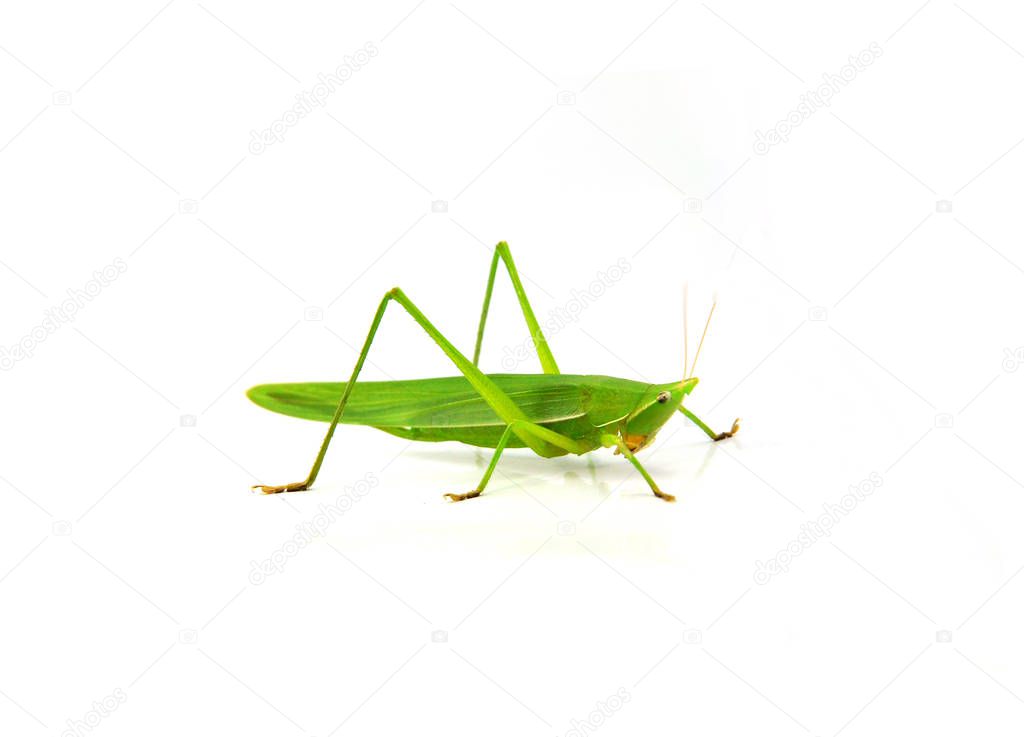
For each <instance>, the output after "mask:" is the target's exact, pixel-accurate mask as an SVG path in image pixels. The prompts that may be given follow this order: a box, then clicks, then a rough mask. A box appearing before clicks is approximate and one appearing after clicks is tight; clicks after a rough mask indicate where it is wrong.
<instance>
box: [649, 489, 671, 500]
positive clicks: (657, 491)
mask: <svg viewBox="0 0 1024 737" xmlns="http://www.w3.org/2000/svg"><path fill="white" fill-rule="evenodd" d="M652 491H653V492H654V495H655V496H656V497H658V498H659V499H664V500H665V501H666V502H674V501H675V500H676V498H675V497H674V496H672V495H671V494H666V493H665V492H664V491H662V490H661V489H657V488H655V489H652Z"/></svg>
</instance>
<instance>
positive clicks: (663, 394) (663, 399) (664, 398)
mask: <svg viewBox="0 0 1024 737" xmlns="http://www.w3.org/2000/svg"><path fill="white" fill-rule="evenodd" d="M670 396H672V395H671V394H669V393H668V392H661V394H659V395H658V404H665V402H667V401H668V399H669V397H670Z"/></svg>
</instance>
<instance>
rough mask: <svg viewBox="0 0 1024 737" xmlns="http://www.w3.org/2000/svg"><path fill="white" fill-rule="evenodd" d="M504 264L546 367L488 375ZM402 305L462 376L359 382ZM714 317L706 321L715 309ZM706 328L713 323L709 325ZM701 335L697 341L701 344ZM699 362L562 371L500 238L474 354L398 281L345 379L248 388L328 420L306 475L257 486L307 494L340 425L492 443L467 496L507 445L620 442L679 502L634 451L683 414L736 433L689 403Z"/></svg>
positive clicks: (255, 396) (275, 405) (262, 399)
mask: <svg viewBox="0 0 1024 737" xmlns="http://www.w3.org/2000/svg"><path fill="white" fill-rule="evenodd" d="M499 262H502V263H504V264H505V268H506V270H507V271H508V275H509V277H510V278H511V280H512V286H513V288H514V290H515V294H516V297H517V299H518V301H519V306H520V307H521V308H522V311H523V317H524V318H525V319H526V324H527V327H528V328H529V330H530V336H531V338H532V340H533V344H534V347H535V348H536V350H537V356H538V358H539V359H540V363H541V366H542V368H543V370H544V373H543V374H485V373H483V372H482V371H481V370H480V369H479V368H477V364H478V362H479V359H480V347H481V345H482V343H483V337H484V327H485V325H486V323H487V312H488V309H489V308H490V303H491V294H492V292H493V290H494V278H495V275H496V273H497V270H498V263H499ZM391 302H397V303H398V304H399V305H401V306H402V307H403V308H404V309H405V311H406V312H408V313H409V315H410V316H411V317H412V319H413V320H415V321H416V323H417V324H418V325H419V326H420V327H421V328H422V329H423V331H424V332H426V333H427V335H429V336H430V337H431V338H432V339H433V340H434V342H435V343H437V345H438V346H439V347H440V348H441V350H442V351H443V352H444V353H445V355H446V356H448V358H449V359H451V361H452V363H454V364H455V367H456V368H457V369H458V370H459V372H460V374H461V375H459V376H451V377H444V378H436V379H415V380H407V381H365V382H359V381H358V379H359V374H360V372H361V371H362V369H363V364H364V363H365V361H366V357H367V354H368V353H369V351H370V346H371V344H372V343H373V339H374V336H375V335H376V334H377V329H378V328H379V327H380V323H381V320H382V318H383V317H384V312H385V310H386V309H387V306H388V305H389V304H390V303H391ZM713 313H714V307H712V309H711V313H710V314H709V315H708V324H710V321H711V314H713ZM704 335H707V324H705V326H704ZM703 342H704V337H703V336H702V337H701V341H700V345H703ZM700 345H698V347H697V354H696V355H695V356H694V360H693V366H691V367H690V368H689V370H688V371H687V370H686V364H688V362H689V355H688V353H687V355H686V357H685V358H684V376H683V379H682V380H681V381H675V382H669V383H667V384H648V383H645V382H639V381H632V380H630V379H619V378H615V377H610V376H581V375H570V374H562V373H560V372H559V370H558V364H556V363H555V357H554V356H553V355H552V354H551V349H550V347H549V346H548V342H547V340H546V339H545V337H544V333H543V332H542V331H541V329H540V325H539V324H538V322H537V318H536V316H535V315H534V312H533V308H532V307H531V306H530V302H529V300H528V299H527V297H526V291H525V290H524V289H523V284H522V281H521V280H520V278H519V273H518V272H517V271H516V266H515V263H514V262H513V260H512V254H511V252H510V251H509V247H508V244H507V243H505V242H504V241H502V242H501V243H499V244H498V245H497V247H496V248H495V251H494V258H493V259H492V260H491V269H490V274H489V276H488V278H487V290H486V292H485V293H484V304H483V310H482V312H481V315H480V324H479V327H478V329H477V336H476V347H475V348H474V350H473V359H472V360H470V359H469V358H467V357H466V356H465V355H463V354H462V353H461V352H460V351H459V350H458V349H457V348H456V347H455V346H454V345H452V344H451V342H449V341H448V339H447V338H445V337H444V335H442V333H441V332H440V331H439V330H438V329H437V328H436V327H434V325H433V323H431V322H430V320H428V319H427V317H426V316H425V315H424V314H423V313H422V312H420V310H419V308H418V307H417V306H416V305H415V304H414V303H413V301H412V300H411V299H409V298H408V297H407V296H406V295H405V292H403V291H402V290H401V289H399V288H398V287H395V288H394V289H391V290H389V291H388V292H387V293H386V294H385V295H384V298H383V299H382V300H381V303H380V306H379V307H378V308H377V312H376V314H375V315H374V317H373V321H372V323H371V324H370V331H369V333H368V334H367V336H366V341H365V342H364V344H363V347H362V350H361V351H360V353H359V358H358V359H357V360H356V365H355V368H354V369H353V371H352V375H351V377H350V378H349V380H348V381H347V382H344V383H337V382H335V383H300V384H263V385H260V386H255V387H253V388H252V389H250V390H249V391H248V396H249V398H250V399H251V400H252V401H253V402H255V403H256V404H258V405H260V406H261V407H264V408H266V409H269V410H272V411H274V412H279V413H281V414H285V415H290V416H292V417H300V418H302V419H307V420H318V421H321V422H329V423H330V425H329V426H328V428H327V434H326V435H325V436H324V439H323V442H322V443H321V446H320V451H319V453H318V454H317V456H316V460H315V461H314V462H313V467H312V468H311V469H310V471H309V475H308V476H307V477H306V479H305V480H304V481H299V482H297V483H293V484H285V485H283V486H263V485H258V486H254V487H253V489H255V490H258V491H262V492H264V493H267V494H276V493H278V492H283V491H303V490H305V489H309V488H310V487H311V486H312V485H313V482H314V481H316V477H317V474H318V473H319V472H320V466H321V465H322V464H323V461H324V456H325V455H326V453H327V448H328V446H329V445H330V443H331V438H332V437H333V436H334V430H335V428H336V427H337V426H338V424H339V423H342V424H349V425H366V426H369V427H375V428H377V429H379V430H383V431H384V432H387V433H390V434H392V435H397V436H398V437H401V438H407V439H409V440H419V441H425V442H438V441H442V440H454V441H457V442H461V443H465V444H467V445H475V446H478V447H483V448H493V449H494V454H493V455H492V456H491V461H490V463H489V464H488V466H487V470H486V471H485V472H484V475H483V478H482V479H480V483H479V484H477V486H476V488H475V489H473V490H472V491H469V492H467V493H465V494H454V493H449V494H445V496H446V497H447V498H448V499H450V500H451V501H463V500H465V499H472V498H473V497H477V496H480V494H481V493H483V490H484V488H485V487H486V486H487V482H488V481H490V479H491V475H492V474H493V473H494V469H495V467H496V466H497V465H498V460H499V459H500V458H501V454H502V451H504V450H505V448H529V449H530V450H532V451H533V452H534V453H536V454H537V455H539V456H542V457H544V458H555V457H558V456H563V455H566V454H569V453H573V454H575V455H583V454H584V453H590V452H591V451H594V450H597V449H598V448H614V449H615V453H616V454H621V455H622V456H623V457H625V459H626V460H627V461H629V462H630V463H631V464H632V465H633V466H634V467H635V468H636V470H637V471H638V472H639V473H640V475H641V476H643V478H644V480H645V481H646V482H647V484H648V486H650V488H651V491H652V492H654V494H655V495H657V496H659V497H661V498H662V499H664V500H666V501H670V502H671V501H675V497H674V496H672V495H671V494H667V493H665V492H663V491H662V490H661V489H660V488H658V485H657V484H656V483H655V481H654V479H653V478H651V475H650V474H649V473H648V472H647V470H646V469H645V468H644V467H643V466H642V465H641V464H640V462H639V461H638V460H637V458H636V455H635V454H636V453H637V452H638V451H640V450H642V449H643V448H645V447H647V446H648V445H649V444H650V443H651V441H652V440H654V437H655V435H656V434H657V432H658V430H660V429H661V427H662V426H663V425H664V424H665V423H666V422H668V420H669V419H670V418H671V417H672V415H673V414H674V413H675V412H677V411H678V412H680V413H682V414H683V415H685V416H686V417H687V418H689V419H690V420H691V421H692V422H694V423H695V424H696V425H697V426H698V427H699V428H700V429H701V430H703V431H704V432H705V433H707V435H708V437H710V438H711V439H712V440H722V439H723V438H728V437H732V436H733V435H734V434H735V433H736V432H737V431H738V430H739V420H736V421H735V422H734V423H733V426H732V429H731V430H729V431H728V432H721V433H715V431H714V430H712V429H711V428H710V427H708V426H707V425H706V424H705V423H704V422H703V421H702V420H700V419H699V418H698V417H697V416H696V415H694V414H693V413H692V412H690V411H689V410H688V409H687V408H686V407H684V406H683V401H684V399H685V398H686V396H687V395H688V394H689V393H690V392H692V391H693V388H694V387H695V386H696V385H697V378H696V377H694V376H693V370H694V367H695V366H696V363H697V358H698V357H699V355H700Z"/></svg>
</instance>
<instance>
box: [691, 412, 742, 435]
mask: <svg viewBox="0 0 1024 737" xmlns="http://www.w3.org/2000/svg"><path fill="white" fill-rule="evenodd" d="M679 411H680V412H682V413H683V414H684V415H686V417H687V418H689V419H690V421H691V422H693V424H694V425H696V426H697V427H699V428H700V429H701V430H703V431H704V432H705V433H706V434H707V436H708V437H709V438H711V439H712V440H725V439H726V438H731V437H732V436H733V435H735V434H736V433H738V432H739V431H740V420H739V418H738V417H737V418H736V419H735V420H733V423H732V429H731V430H729V432H720V433H717V434H716V433H715V431H714V430H712V429H711V428H710V427H708V426H707V425H706V424H704V421H703V420H701V419H700V418H699V417H697V415H695V414H693V412H691V411H690V410H688V409H686V407H683V406H682V405H680V406H679Z"/></svg>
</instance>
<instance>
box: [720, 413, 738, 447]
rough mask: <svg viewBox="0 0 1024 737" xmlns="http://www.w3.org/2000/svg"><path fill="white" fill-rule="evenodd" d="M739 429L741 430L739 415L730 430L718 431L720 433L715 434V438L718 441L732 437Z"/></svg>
mask: <svg viewBox="0 0 1024 737" xmlns="http://www.w3.org/2000/svg"><path fill="white" fill-rule="evenodd" d="M739 431H740V418H739V417H737V418H736V419H735V420H734V421H733V423H732V430H730V431H729V432H720V433H718V435H716V436H715V440H716V441H718V440H725V439H726V438H731V437H732V436H733V435H735V434H736V433H738V432H739Z"/></svg>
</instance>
